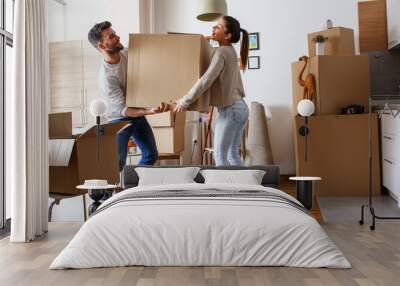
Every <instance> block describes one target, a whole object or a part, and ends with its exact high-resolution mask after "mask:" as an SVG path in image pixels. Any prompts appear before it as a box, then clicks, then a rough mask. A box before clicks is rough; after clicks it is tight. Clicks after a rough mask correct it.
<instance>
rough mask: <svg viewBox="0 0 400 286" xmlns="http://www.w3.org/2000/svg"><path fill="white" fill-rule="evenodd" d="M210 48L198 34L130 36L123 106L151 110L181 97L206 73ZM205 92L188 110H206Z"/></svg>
mask: <svg viewBox="0 0 400 286" xmlns="http://www.w3.org/2000/svg"><path fill="white" fill-rule="evenodd" d="M213 53H214V49H213V48H212V47H211V46H210V45H209V44H208V42H207V41H206V40H205V38H204V37H203V36H201V35H186V34H168V35H159V34H131V35H130V36H129V51H128V78H127V93H126V94H127V97H126V105H127V106H129V107H154V106H157V105H159V104H160V102H167V103H171V102H174V101H176V100H177V99H179V98H181V97H182V96H184V95H185V94H186V93H187V92H188V91H189V90H190V88H191V87H192V86H193V85H194V84H195V83H196V81H197V80H198V79H199V78H200V77H201V76H202V75H203V74H204V72H205V71H206V70H207V68H208V66H209V63H210V62H211V59H212V55H213ZM209 100H210V98H209V93H206V94H205V95H203V96H201V97H200V98H199V100H197V101H196V102H194V103H193V104H192V105H191V106H190V107H189V110H195V111H208V105H209Z"/></svg>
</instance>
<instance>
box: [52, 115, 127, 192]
mask: <svg viewBox="0 0 400 286" xmlns="http://www.w3.org/2000/svg"><path fill="white" fill-rule="evenodd" d="M124 125H126V123H117V124H104V125H102V128H103V130H104V134H103V135H101V137H100V157H99V159H97V148H96V146H97V145H96V127H95V126H93V127H91V128H90V129H88V130H87V131H86V132H84V133H82V134H80V135H76V136H75V135H72V115H71V113H70V112H67V113H54V114H49V136H50V141H49V149H50V150H49V151H50V154H49V155H50V156H49V159H50V169H49V176H50V192H51V193H59V194H79V193H80V192H79V191H78V190H76V186H77V185H79V184H83V183H84V181H85V180H86V179H105V180H108V182H109V183H111V184H114V183H118V182H119V165H118V144H117V136H116V133H117V132H118V131H119V130H120V129H121V128H122V127H123V126H124Z"/></svg>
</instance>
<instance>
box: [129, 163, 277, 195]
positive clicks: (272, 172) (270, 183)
mask: <svg viewBox="0 0 400 286" xmlns="http://www.w3.org/2000/svg"><path fill="white" fill-rule="evenodd" d="M136 167H139V166H137V165H127V166H125V168H124V170H123V173H122V181H123V187H124V188H125V189H129V188H133V187H136V186H137V185H138V183H139V176H138V174H137V173H136V171H135V168H136ZM140 167H145V168H182V167H192V166H140ZM194 167H199V168H200V169H201V170H208V169H213V170H215V169H217V170H263V171H265V175H264V177H263V179H262V182H261V184H262V185H263V186H264V187H271V188H276V189H277V188H278V185H279V166H276V165H265V166H246V167H245V166H223V167H216V166H194ZM194 180H195V181H196V182H197V183H204V178H203V176H202V175H201V174H200V172H199V173H198V174H197V176H196V177H195V178H194Z"/></svg>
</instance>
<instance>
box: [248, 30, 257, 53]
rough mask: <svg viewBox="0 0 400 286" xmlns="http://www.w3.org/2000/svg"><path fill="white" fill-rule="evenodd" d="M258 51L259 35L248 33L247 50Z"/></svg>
mask: <svg viewBox="0 0 400 286" xmlns="http://www.w3.org/2000/svg"><path fill="white" fill-rule="evenodd" d="M259 49H260V33H258V32H257V33H249V50H250V51H253V50H259Z"/></svg>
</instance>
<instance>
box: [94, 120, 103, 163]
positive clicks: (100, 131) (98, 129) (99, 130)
mask: <svg viewBox="0 0 400 286" xmlns="http://www.w3.org/2000/svg"><path fill="white" fill-rule="evenodd" d="M101 135H104V127H102V126H101V125H100V116H96V149H97V161H99V160H100V136H101Z"/></svg>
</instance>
